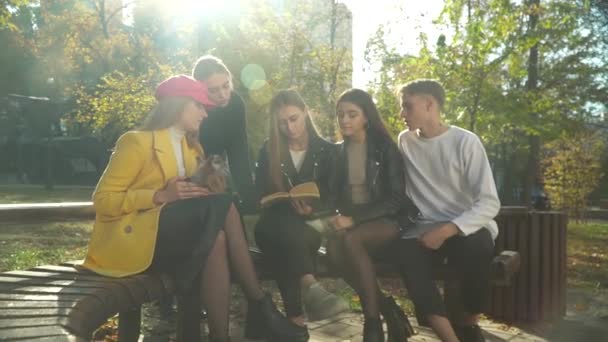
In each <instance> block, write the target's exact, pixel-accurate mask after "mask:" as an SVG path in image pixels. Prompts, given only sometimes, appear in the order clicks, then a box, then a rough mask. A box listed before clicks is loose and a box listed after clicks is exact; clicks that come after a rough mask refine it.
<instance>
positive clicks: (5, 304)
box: [0, 300, 76, 310]
mask: <svg viewBox="0 0 608 342" xmlns="http://www.w3.org/2000/svg"><path fill="white" fill-rule="evenodd" d="M75 303H76V301H72V302H67V301H66V302H59V301H51V300H44V301H30V300H0V310H4V309H17V308H19V309H25V308H41V309H44V308H71V307H74V304H75Z"/></svg>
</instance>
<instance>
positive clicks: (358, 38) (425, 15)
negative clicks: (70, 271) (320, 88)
mask: <svg viewBox="0 0 608 342" xmlns="http://www.w3.org/2000/svg"><path fill="white" fill-rule="evenodd" d="M340 2H342V3H344V4H345V5H346V6H347V7H348V8H349V9H350V10H351V12H352V13H353V86H354V87H360V88H364V87H366V85H367V83H368V82H370V81H371V80H372V79H373V77H374V72H373V70H369V67H368V68H367V69H368V70H367V71H364V70H363V69H364V68H365V67H367V66H366V64H365V61H364V53H365V45H366V44H367V41H368V39H369V38H370V37H371V36H372V35H373V34H374V33H375V32H376V30H377V29H378V26H379V25H386V26H387V27H389V28H390V29H391V30H390V33H387V35H386V36H385V39H386V41H387V43H388V44H389V46H391V47H395V48H397V50H398V51H399V52H401V53H416V52H417V51H418V49H419V46H418V44H417V38H418V36H419V34H420V32H424V33H426V34H427V35H428V37H429V41H430V42H434V41H436V40H437V38H438V36H439V34H440V33H441V31H439V30H438V29H437V28H436V26H434V25H433V24H432V22H433V20H434V19H436V18H437V17H438V16H439V14H440V13H441V10H442V8H443V0H425V1H413V0H409V1H407V0H401V1H399V0H371V1H369V0H341V1H340Z"/></svg>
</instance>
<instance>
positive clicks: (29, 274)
mask: <svg viewBox="0 0 608 342" xmlns="http://www.w3.org/2000/svg"><path fill="white" fill-rule="evenodd" d="M0 274H2V275H8V276H11V277H19V278H45V279H59V280H88V281H98V282H112V281H114V280H115V279H117V278H106V277H100V276H98V275H85V274H80V273H75V274H74V273H57V272H45V271H32V270H27V271H9V272H3V273H0Z"/></svg>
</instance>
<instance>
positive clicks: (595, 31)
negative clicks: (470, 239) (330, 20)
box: [366, 0, 608, 204]
mask: <svg viewBox="0 0 608 342" xmlns="http://www.w3.org/2000/svg"><path fill="white" fill-rule="evenodd" d="M585 4H586V2H585V1H582V0H581V1H565V0H560V1H541V2H540V6H533V5H530V3H529V2H525V1H524V2H522V1H510V0H507V1H505V0H489V1H457V0H453V1H446V3H445V5H444V8H443V12H442V14H441V16H440V17H439V18H438V19H437V21H436V25H437V26H438V27H440V26H439V25H443V27H447V28H448V30H449V32H450V34H449V35H448V36H441V37H439V39H438V41H437V42H429V41H428V38H427V36H426V35H425V34H424V32H420V34H419V39H418V42H419V45H420V49H419V51H418V52H417V53H416V54H415V55H402V54H399V53H397V52H396V51H395V50H392V49H390V48H388V47H387V45H386V43H385V41H384V37H385V28H382V27H381V28H380V29H379V30H378V32H377V34H376V35H375V36H374V37H372V39H370V40H369V42H368V46H367V50H366V59H367V60H368V61H370V63H372V65H379V66H380V67H379V70H378V74H377V77H376V79H375V81H374V82H372V83H371V84H370V88H371V89H372V92H373V93H374V96H375V98H376V100H377V102H378V106H379V109H380V112H381V113H382V114H383V116H384V119H385V120H386V122H387V123H389V124H390V125H392V127H391V129H392V130H393V131H398V130H399V129H401V127H402V126H401V123H400V120H398V116H397V112H398V106H397V102H396V101H394V100H392V99H391V97H392V96H394V95H393V94H394V90H395V89H394V88H393V87H395V86H397V85H399V84H403V83H406V82H408V81H411V80H414V79H417V78H434V79H437V80H439V81H441V82H442V83H443V85H444V87H445V88H446V97H447V106H446V108H445V110H444V113H443V115H444V120H445V121H446V122H447V123H450V124H455V125H458V126H461V127H464V128H467V129H469V130H471V131H474V132H475V133H477V134H478V135H479V136H480V137H481V138H482V140H483V141H484V144H485V146H486V149H487V150H488V154H489V157H490V159H491V162H492V163H493V165H494V166H495V171H496V173H497V175H498V177H497V178H498V179H497V180H498V183H499V187H501V189H499V191H501V196H502V200H503V203H505V204H513V203H516V202H515V199H513V198H511V197H512V195H513V191H512V189H515V188H517V187H518V186H521V185H522V184H523V183H524V181H523V180H524V179H525V175H526V172H527V170H526V164H527V162H526V156H527V155H528V154H529V153H530V149H529V146H530V140H529V139H530V138H529V137H530V136H536V137H539V138H540V139H541V140H543V141H550V140H553V139H555V138H557V137H558V136H559V135H560V134H561V132H562V131H566V130H569V131H578V130H581V129H583V128H584V127H585V125H586V124H588V123H592V122H596V121H597V120H598V118H597V114H598V112H599V111H601V110H602V108H605V107H604V106H605V105H606V104H608V95H607V94H608V92H606V89H607V88H608V79H607V78H606V77H605V75H607V74H608V54H606V52H605V51H607V50H606V48H608V42H607V41H606V40H605V39H604V37H605V36H606V35H605V34H604V33H606V32H605V28H604V27H603V26H601V25H599V24H598V23H600V22H601V18H602V17H601V16H598V15H596V14H597V13H595V12H593V11H591V10H590V7H589V6H586V5H585ZM531 13H537V14H539V24H538V25H537V27H536V28H535V29H534V30H532V29H530V26H529V15H530V14H531ZM604 20H606V19H604ZM535 45H537V46H538V51H539V66H540V67H539V75H538V79H539V82H538V87H537V89H536V90H534V91H528V90H527V87H526V83H527V81H528V74H529V70H528V67H529V65H528V55H529V51H530V48H531V47H533V46H535ZM520 203H521V202H520ZM524 203H525V204H527V202H524Z"/></svg>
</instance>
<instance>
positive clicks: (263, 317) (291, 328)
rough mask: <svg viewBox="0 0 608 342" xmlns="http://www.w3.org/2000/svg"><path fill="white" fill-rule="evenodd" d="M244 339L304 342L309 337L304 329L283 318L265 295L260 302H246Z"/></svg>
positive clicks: (271, 341)
mask: <svg viewBox="0 0 608 342" xmlns="http://www.w3.org/2000/svg"><path fill="white" fill-rule="evenodd" d="M245 337H246V338H248V339H252V340H259V339H265V340H266V341H268V342H285V341H294V342H300V341H302V342H305V341H308V338H309V335H308V329H307V328H306V327H302V326H299V325H297V324H295V323H293V322H291V321H290V320H288V319H287V318H286V317H285V316H283V314H281V312H280V311H279V310H278V309H277V308H276V306H275V305H274V303H273V301H272V298H271V297H270V295H268V294H266V295H265V296H264V297H263V298H262V299H260V300H257V301H253V300H250V301H249V302H248V306H247V319H246V322H245Z"/></svg>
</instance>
